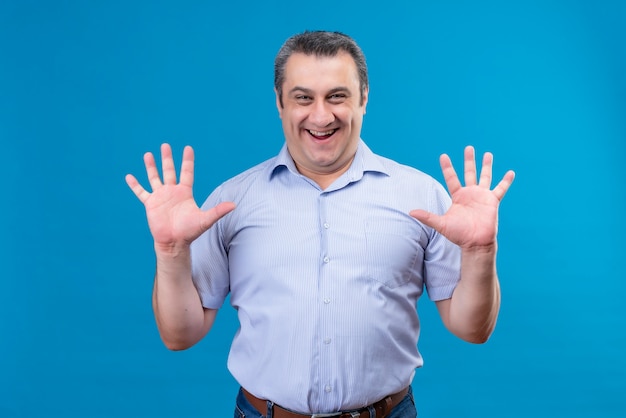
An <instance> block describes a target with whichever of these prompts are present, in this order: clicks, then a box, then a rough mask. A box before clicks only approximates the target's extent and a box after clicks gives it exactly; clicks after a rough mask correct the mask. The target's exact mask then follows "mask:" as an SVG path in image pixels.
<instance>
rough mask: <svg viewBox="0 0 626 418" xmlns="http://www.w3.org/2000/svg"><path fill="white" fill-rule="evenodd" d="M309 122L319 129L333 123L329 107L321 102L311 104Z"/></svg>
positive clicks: (332, 114)
mask: <svg viewBox="0 0 626 418" xmlns="http://www.w3.org/2000/svg"><path fill="white" fill-rule="evenodd" d="M309 121H310V122H312V123H313V124H315V126H319V127H320V128H323V127H326V126H328V125H330V124H331V123H333V122H334V121H335V115H334V113H333V112H332V108H331V105H330V104H329V103H326V102H325V101H323V100H320V101H317V102H315V103H313V105H312V107H311V113H310V114H309Z"/></svg>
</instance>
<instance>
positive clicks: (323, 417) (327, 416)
mask: <svg viewBox="0 0 626 418" xmlns="http://www.w3.org/2000/svg"><path fill="white" fill-rule="evenodd" d="M340 416H341V412H333V413H330V414H313V415H311V418H330V417H340Z"/></svg>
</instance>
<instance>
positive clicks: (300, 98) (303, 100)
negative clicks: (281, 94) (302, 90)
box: [295, 94, 313, 104]
mask: <svg viewBox="0 0 626 418" xmlns="http://www.w3.org/2000/svg"><path fill="white" fill-rule="evenodd" d="M295 99H296V102H298V103H300V104H309V103H311V102H312V101H313V98H312V97H311V96H307V95H306V94H298V95H296V96H295Z"/></svg>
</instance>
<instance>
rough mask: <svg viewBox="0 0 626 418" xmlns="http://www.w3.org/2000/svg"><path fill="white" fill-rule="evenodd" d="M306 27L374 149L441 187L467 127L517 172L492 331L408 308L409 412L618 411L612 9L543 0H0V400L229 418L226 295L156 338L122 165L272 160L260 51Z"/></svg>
mask: <svg viewBox="0 0 626 418" xmlns="http://www.w3.org/2000/svg"><path fill="white" fill-rule="evenodd" d="M304 29H331V30H341V31H344V32H346V33H348V34H350V35H352V36H353V37H354V38H355V39H356V40H357V41H358V42H359V43H360V44H361V46H362V48H363V49H364V51H365V53H366V56H367V58H368V64H369V68H370V78H371V94H370V103H369V106H368V113H367V115H366V119H365V124H364V130H363V138H364V139H365V140H366V141H367V143H368V144H369V145H370V147H371V148H373V149H374V150H375V151H376V152H378V153H380V154H383V155H386V156H389V157H391V158H394V159H396V160H398V161H400V162H402V163H406V164H409V165H412V166H415V167H418V168H420V169H422V170H423V171H426V172H428V173H430V174H432V175H434V176H435V177H437V178H438V179H441V175H440V172H439V167H438V156H439V154H440V153H442V152H449V153H450V154H451V155H452V157H453V161H456V162H457V163H458V162H460V159H461V158H462V148H463V146H464V145H466V144H468V143H471V144H474V145H475V146H476V147H477V150H478V152H481V153H482V152H484V151H492V152H493V153H494V154H495V163H496V170H495V172H496V175H498V176H501V175H503V174H504V172H505V171H506V170H507V169H509V168H512V169H515V170H516V172H517V179H516V181H515V183H514V185H513V187H512V188H511V190H510V191H509V194H508V195H507V196H506V198H505V200H504V202H503V204H502V206H501V212H500V213H501V221H500V252H499V272H500V276H501V282H502V292H503V305H502V310H501V316H500V320H499V323H498V328H497V330H496V332H495V334H494V335H493V337H492V339H491V340H490V341H489V342H488V343H487V344H486V345H482V346H473V345H470V344H467V343H463V342H461V341H459V340H456V339H455V338H454V337H452V336H451V335H449V334H448V333H447V332H446V331H445V330H444V329H443V326H442V324H441V321H440V320H439V318H438V316H437V314H436V312H435V311H434V307H433V304H432V303H431V302H430V301H428V300H426V299H423V301H422V302H421V303H420V305H419V310H420V313H421V315H422V318H423V330H422V338H421V341H420V348H421V350H422V353H423V355H424V357H425V361H426V363H425V366H424V368H423V369H421V370H419V371H418V372H417V375H416V378H415V382H414V388H415V391H416V398H417V403H418V408H419V410H420V416H422V417H452V416H454V417H460V416H463V417H528V416H532V417H556V416H567V417H583V416H584V417H588V416H593V417H623V416H625V414H626V396H625V395H626V360H625V359H624V357H625V356H624V353H625V351H626V350H625V348H626V314H625V308H624V302H623V299H624V294H625V291H626V285H625V284H624V283H625V281H626V268H625V267H624V250H625V249H626V247H625V244H624V236H625V233H626V225H625V222H624V214H625V213H626V211H625V209H626V205H625V197H624V195H625V187H624V174H623V173H624V161H625V158H624V157H626V153H625V143H626V46H625V45H626V2H624V1H556V0H544V1H539V0H526V1H511V2H499V1H478V2H469V1H468V2H461V1H440V2H430V1H385V2H379V3H377V4H371V5H370V4H367V3H364V2H363V1H362V0H359V1H352V0H343V1H335V0H333V1H326V0H320V1H316V2H308V3H306V2H294V1H266V2H247V3H246V2H238V1H231V2H220V3H216V2H209V1H181V2H173V1H172V2H167V1H134V2H133V1H124V2H122V1H108V2H95V1H94V2H88V1H71V0H67V1H60V0H59V1H49V2H45V1H17V0H15V1H11V0H4V1H2V2H1V3H0V140H1V144H2V162H1V164H0V178H1V179H2V180H3V182H2V188H1V189H0V210H1V216H0V228H1V229H0V231H1V237H2V241H3V243H4V246H3V249H2V250H1V251H0V263H1V264H0V274H1V277H0V416H1V417H200V416H205V417H208V416H212V417H215V416H219V417H227V416H232V415H231V414H232V409H233V402H234V397H235V394H236V390H237V385H236V383H235V382H234V381H233V379H232V377H230V375H229V374H228V371H227V370H226V365H225V364H226V356H227V352H228V348H229V344H230V340H231V338H232V335H233V334H234V332H235V330H236V318H235V314H234V311H233V310H232V309H231V308H230V307H227V308H225V309H223V310H222V311H221V312H220V314H219V315H218V321H217V323H216V326H215V328H214V329H213V331H212V333H211V334H210V335H209V336H208V337H207V338H206V339H204V340H203V341H202V342H201V343H199V344H198V345H197V346H195V347H193V348H191V349H190V350H188V351H185V352H178V353H173V352H169V351H167V350H166V349H165V348H164V346H163V345H162V344H161V342H160V340H159V337H158V334H157V331H156V327H155V325H154V320H153V318H152V312H151V306H150V297H151V287H152V278H153V271H154V255H153V252H152V246H151V238H150V235H149V232H148V229H147V225H146V221H145V215H144V211H143V207H142V206H141V204H140V203H139V202H138V201H137V200H136V199H135V197H134V196H133V195H132V193H131V192H130V190H128V188H127V186H126V184H125V182H124V175H125V174H126V173H128V172H132V173H135V174H137V175H138V176H139V177H140V179H141V180H144V179H145V174H144V171H143V165H142V155H143V153H144V152H145V151H148V150H151V151H158V146H159V144H160V143H161V142H163V141H169V142H170V143H171V144H172V145H173V147H174V152H175V154H176V155H177V156H178V157H179V156H180V153H181V151H182V147H183V146H184V145H185V144H191V145H193V146H194V148H195V149H196V156H197V180H196V185H195V191H196V198H197V200H199V201H202V200H204V198H205V197H206V195H207V194H208V193H209V192H210V191H211V190H212V189H213V188H214V187H215V186H216V185H217V184H219V183H220V182H221V181H223V180H225V179H227V178H228V177H230V176H232V175H234V174H236V173H238V172H240V171H242V170H244V169H246V168H248V167H250V166H251V165H253V164H256V163H257V162H260V161H261V160H264V159H266V158H268V157H270V156H272V155H274V154H275V153H276V152H277V151H278V149H279V148H280V146H281V144H282V141H283V138H282V131H281V127H280V122H279V119H278V117H277V111H276V109H275V107H274V95H273V90H272V89H273V85H272V82H273V80H272V76H273V74H272V65H273V58H274V55H275V53H276V52H277V50H278V48H279V47H280V45H281V44H282V42H283V41H284V39H286V38H287V37H288V36H290V35H292V34H294V33H296V32H300V31H302V30H304ZM270 343H273V342H268V344H270Z"/></svg>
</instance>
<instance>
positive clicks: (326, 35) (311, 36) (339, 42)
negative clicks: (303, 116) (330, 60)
mask: <svg viewBox="0 0 626 418" xmlns="http://www.w3.org/2000/svg"><path fill="white" fill-rule="evenodd" d="M341 51H344V52H347V53H348V54H350V56H352V59H353V60H354V63H355V64H356V69H357V72H358V74H359V85H360V88H361V104H363V97H364V95H365V91H366V90H367V88H368V85H369V84H368V79H367V65H366V63H365V55H364V54H363V51H362V50H361V47H359V46H358V45H357V43H356V42H355V41H354V39H352V38H351V37H349V36H348V35H346V34H343V33H341V32H328V31H305V32H302V33H299V34H297V35H293V36H292V37H290V38H289V39H287V40H286V41H285V43H284V44H283V46H282V47H281V48H280V50H279V51H278V54H277V55H276V58H275V59H274V87H275V88H276V92H277V94H278V99H279V101H280V106H281V107H282V106H283V83H284V82H285V65H286V64H287V60H288V59H289V57H291V55H293V54H295V53H303V54H305V55H314V56H317V57H334V56H336V55H337V53H339V52H341Z"/></svg>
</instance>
